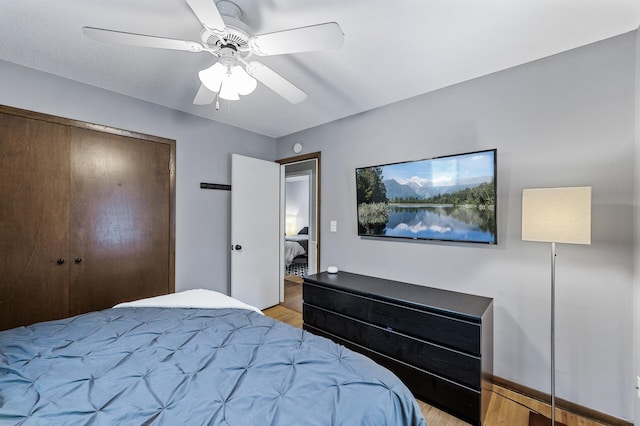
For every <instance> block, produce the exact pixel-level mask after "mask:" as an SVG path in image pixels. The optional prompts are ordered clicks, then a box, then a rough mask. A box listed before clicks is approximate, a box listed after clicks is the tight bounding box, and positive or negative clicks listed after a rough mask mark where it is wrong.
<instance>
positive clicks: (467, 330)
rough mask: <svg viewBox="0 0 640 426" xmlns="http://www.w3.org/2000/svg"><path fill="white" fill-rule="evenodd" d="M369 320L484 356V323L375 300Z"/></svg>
mask: <svg viewBox="0 0 640 426" xmlns="http://www.w3.org/2000/svg"><path fill="white" fill-rule="evenodd" d="M367 320H368V322H370V323H372V324H375V325H377V326H380V327H382V328H385V329H388V330H393V331H397V332H399V333H402V334H406V335H409V336H413V337H417V338H419V339H424V340H427V341H430V342H434V343H438V344H441V345H444V346H447V347H450V348H452V349H455V350H460V351H463V352H467V353H469V354H472V355H480V325H479V324H474V323H471V322H467V321H463V320H459V319H455V318H447V317H443V316H441V315H438V314H434V313H430V312H425V311H420V310H417V309H413V308H409V307H406V306H399V305H395V304H393V303H387V302H382V301H377V300H372V301H371V302H370V305H369V317H368V319H367Z"/></svg>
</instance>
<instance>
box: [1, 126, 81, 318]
mask: <svg viewBox="0 0 640 426" xmlns="http://www.w3.org/2000/svg"><path fill="white" fill-rule="evenodd" d="M69 140H70V139H69V128H68V127H66V126H61V125H58V124H52V123H47V122H44V121H39V120H34V119H29V118H24V117H18V116H15V115H10V114H4V113H0V329H2V330H4V329H7V328H13V327H17V326H20V325H27V324H31V323H34V322H40V321H45V320H51V319H58V318H64V317H66V316H67V313H68V300H69V293H68V291H69V287H68V280H69V239H68V232H69V228H68V226H69V146H70V142H69ZM58 259H64V263H62V264H58V262H57V261H58Z"/></svg>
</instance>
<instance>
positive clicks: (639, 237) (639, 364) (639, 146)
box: [633, 31, 640, 425]
mask: <svg viewBox="0 0 640 426" xmlns="http://www.w3.org/2000/svg"><path fill="white" fill-rule="evenodd" d="M639 60H640V31H636V91H635V94H636V129H635V130H636V134H635V142H636V145H635V147H636V149H635V156H634V157H635V164H634V165H635V175H634V189H635V191H634V195H635V197H634V214H633V217H634V220H635V222H634V225H635V232H634V250H633V260H634V263H633V264H634V272H633V360H634V365H633V377H634V380H639V379H636V378H637V377H640V119H638V115H637V114H638V111H640V84H638V83H640V67H639V66H638V63H639V62H638V61H639ZM635 385H636V386H640V383H637V381H636V382H635ZM634 393H635V394H637V395H638V396H637V397H636V398H634V401H635V405H634V407H635V408H634V413H635V417H634V419H635V420H634V424H636V425H640V390H635V391H634Z"/></svg>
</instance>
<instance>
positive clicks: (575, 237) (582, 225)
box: [522, 186, 591, 426]
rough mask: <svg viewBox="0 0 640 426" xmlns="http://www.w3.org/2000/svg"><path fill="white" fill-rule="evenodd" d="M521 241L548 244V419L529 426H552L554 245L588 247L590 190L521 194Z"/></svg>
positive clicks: (535, 420)
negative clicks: (549, 275) (549, 311)
mask: <svg viewBox="0 0 640 426" xmlns="http://www.w3.org/2000/svg"><path fill="white" fill-rule="evenodd" d="M522 240H523V241H542V242H547V243H551V419H548V418H546V417H544V416H541V415H539V414H536V413H533V412H531V413H530V415H529V425H530V426H533V425H536V426H537V425H545V424H552V425H555V424H556V421H555V405H556V404H555V393H556V389H555V381H556V378H555V375H556V374H555V373H556V366H555V349H556V348H555V284H556V283H555V281H556V243H569V244H591V187H590V186H581V187H571V188H535V189H525V190H523V191H522ZM557 424H559V425H560V424H561V423H557Z"/></svg>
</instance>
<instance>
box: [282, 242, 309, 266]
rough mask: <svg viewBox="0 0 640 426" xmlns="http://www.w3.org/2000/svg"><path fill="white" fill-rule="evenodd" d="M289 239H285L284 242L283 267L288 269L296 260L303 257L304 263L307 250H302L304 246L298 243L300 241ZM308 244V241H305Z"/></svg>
mask: <svg viewBox="0 0 640 426" xmlns="http://www.w3.org/2000/svg"><path fill="white" fill-rule="evenodd" d="M289 238H290V237H286V238H285V240H284V267H285V268H288V267H289V265H291V264H292V263H293V262H294V260H295V259H296V258H298V259H300V258H302V257H303V256H304V257H305V260H304V262H305V263H306V255H307V250H306V249H305V248H304V245H302V244H301V243H300V241H296V240H290V239H289ZM305 242H308V240H305Z"/></svg>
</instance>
